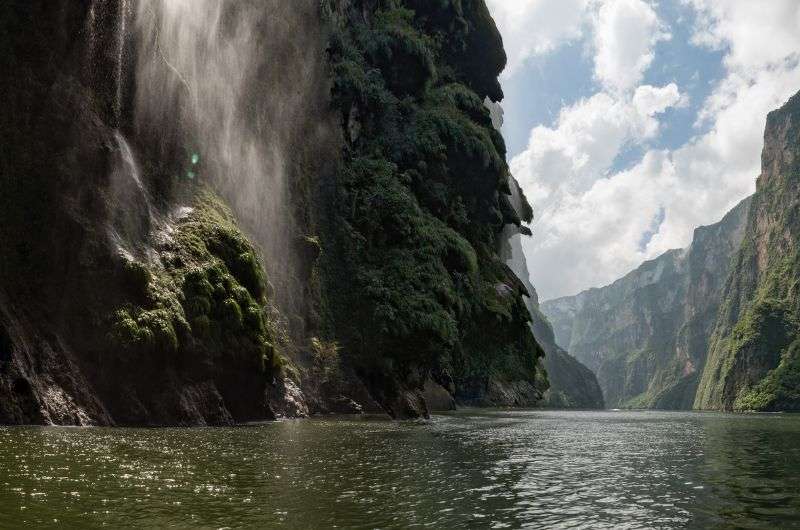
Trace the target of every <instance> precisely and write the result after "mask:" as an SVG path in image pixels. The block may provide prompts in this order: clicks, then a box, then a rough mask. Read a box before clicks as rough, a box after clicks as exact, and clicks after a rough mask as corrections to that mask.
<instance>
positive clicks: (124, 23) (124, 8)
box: [114, 0, 130, 124]
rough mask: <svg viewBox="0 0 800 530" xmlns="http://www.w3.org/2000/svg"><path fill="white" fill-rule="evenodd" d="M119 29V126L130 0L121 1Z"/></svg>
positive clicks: (116, 101)
mask: <svg viewBox="0 0 800 530" xmlns="http://www.w3.org/2000/svg"><path fill="white" fill-rule="evenodd" d="M117 16H118V22H117V24H118V25H119V28H118V29H117V65H116V86H115V87H114V89H115V90H114V116H115V117H116V120H117V124H119V123H120V122H121V121H122V104H123V100H122V98H123V95H124V93H123V90H124V86H125V43H126V41H127V39H128V17H129V16H130V13H129V8H128V0H119V14H118V15H117Z"/></svg>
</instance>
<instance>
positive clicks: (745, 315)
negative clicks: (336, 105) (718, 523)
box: [694, 94, 800, 411]
mask: <svg viewBox="0 0 800 530" xmlns="http://www.w3.org/2000/svg"><path fill="white" fill-rule="evenodd" d="M799 242H800V94H797V95H795V96H794V97H792V98H791V99H790V100H789V101H788V102H787V103H786V104H785V105H784V106H783V107H782V108H781V109H779V110H776V111H774V112H772V113H770V114H769V116H768V118H767V127H766V132H765V136H764V151H763V154H762V172H761V175H760V176H759V178H758V183H757V191H756V194H755V195H754V197H753V202H752V206H751V208H750V213H749V216H748V218H747V226H746V229H745V237H744V242H743V243H742V245H741V248H740V249H739V250H738V252H737V253H736V254H735V256H734V261H733V268H732V271H731V274H730V276H729V278H728V280H727V282H726V284H725V289H724V294H723V297H722V304H721V308H720V311H719V317H718V319H717V320H716V326H715V328H714V333H713V336H712V340H711V344H710V347H709V354H708V361H707V362H706V365H705V369H704V370H703V372H702V377H701V379H700V386H699V388H698V392H697V396H696V398H695V400H694V406H695V408H698V409H723V410H767V411H775V410H789V411H796V410H800V259H799V258H800V254H799V252H800V243H799Z"/></svg>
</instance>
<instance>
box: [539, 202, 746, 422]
mask: <svg viewBox="0 0 800 530" xmlns="http://www.w3.org/2000/svg"><path fill="white" fill-rule="evenodd" d="M749 206H750V199H745V200H744V201H742V202H741V203H739V204H738V205H737V206H736V207H735V208H734V209H733V210H731V211H730V212H729V213H728V214H727V215H726V216H725V217H724V218H723V219H722V220H721V221H720V222H718V223H716V224H714V225H711V226H705V227H700V228H698V229H697V230H695V233H694V239H693V241H692V244H691V246H689V248H687V249H682V250H670V251H668V252H666V253H664V254H662V255H661V256H659V257H658V258H656V259H654V260H651V261H647V262H645V263H643V264H642V265H641V266H640V267H639V268H637V269H636V270H634V271H633V272H631V273H629V274H627V275H626V276H624V277H623V278H621V279H619V280H617V281H616V282H614V283H613V284H611V285H608V286H606V287H603V288H600V289H590V290H588V291H584V292H582V293H580V294H578V295H577V296H571V297H564V298H559V299H556V300H551V301H548V302H544V303H543V304H542V311H543V312H544V314H545V315H546V316H547V317H548V318H549V319H550V321H551V322H552V323H553V326H554V329H555V336H556V342H557V343H558V344H559V345H561V346H563V347H565V348H566V349H568V350H569V351H570V352H571V353H572V354H573V355H575V357H576V358H577V359H578V360H580V361H581V362H583V363H584V364H586V365H587V366H588V367H589V368H590V369H592V370H594V371H595V373H596V374H597V377H598V380H599V382H600V386H601V387H602V389H603V393H604V395H605V399H606V404H607V405H608V406H609V407H644V408H662V409H687V408H691V406H692V402H693V400H694V392H695V389H696V388H697V382H698V377H699V374H700V372H701V370H702V368H703V365H704V363H705V355H706V346H707V343H708V338H709V336H710V334H711V331H712V329H713V327H714V321H715V318H716V314H717V310H718V307H719V300H720V298H721V295H722V291H723V286H724V285H725V279H726V277H727V271H728V270H729V263H730V261H731V257H732V256H733V255H734V254H735V252H736V250H737V249H738V247H739V244H740V243H741V241H742V237H743V234H744V227H745V223H746V220H747V211H748V208H749ZM537 336H538V335H537Z"/></svg>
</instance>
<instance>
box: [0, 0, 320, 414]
mask: <svg viewBox="0 0 800 530" xmlns="http://www.w3.org/2000/svg"><path fill="white" fill-rule="evenodd" d="M278 4H281V3H280V2H278ZM253 6H257V7H258V5H257V4H253V3H250V4H245V3H240V4H237V5H236V6H232V5H230V4H228V7H227V9H228V12H226V13H219V12H218V11H214V10H215V9H222V8H221V4H218V3H216V2H214V3H210V4H209V3H202V2H197V3H194V2H193V3H191V6H190V7H191V10H192V12H191V13H181V12H180V9H185V8H186V5H184V4H181V5H177V4H174V3H161V2H148V3H142V4H139V3H134V2H129V1H127V0H120V1H115V0H107V1H95V2H71V1H55V2H27V1H25V2H22V1H20V2H16V1H12V2H4V3H3V5H2V6H0V41H1V42H0V44H2V49H3V53H2V54H0V60H1V61H2V74H0V75H1V76H2V77H1V78H0V86H1V87H2V93H3V94H4V95H5V97H6V103H5V104H6V111H4V112H3V113H2V116H0V135H2V137H1V140H0V144H2V145H3V149H2V150H0V195H2V196H3V200H4V206H3V208H2V210H1V211H0V242H2V248H3V249H4V250H3V252H2V256H1V257H0V423H57V424H135V425H163V424H173V425H174V424H177V425H203V424H217V425H218V424H231V423H234V422H238V421H247V420H258V419H269V418H274V417H275V415H276V414H279V413H291V414H301V413H303V404H302V400H299V401H298V400H295V399H294V397H295V396H296V395H297V392H296V387H295V386H294V383H292V382H291V381H290V380H289V379H288V378H287V374H289V373H290V368H291V367H290V366H289V365H287V364H286V363H287V359H288V358H289V357H290V356H291V355H292V352H293V346H292V341H291V339H290V335H291V334H292V333H291V332H292V326H291V325H290V324H289V321H290V320H291V319H292V314H293V311H294V308H293V307H292V306H290V305H288V304H283V303H281V304H279V299H280V298H281V297H283V296H284V295H283V293H285V292H286V291H285V290H284V286H285V282H283V281H281V278H283V276H281V275H280V274H279V273H278V272H277V269H279V268H280V265H281V264H284V263H286V257H285V256H282V259H280V260H279V259H278V258H277V257H276V256H277V254H276V253H274V252H273V250H274V249H276V248H288V247H286V246H283V247H281V246H280V245H275V246H272V245H271V242H272V241H271V240H270V239H269V238H268V237H262V236H264V234H265V232H264V231H262V230H261V229H260V227H259V226H258V225H256V224H254V223H252V220H253V219H254V218H255V217H258V216H253V215H249V212H248V211H247V208H246V206H247V205H244V204H241V203H239V202H237V201H236V200H235V199H236V198H240V197H244V196H246V195H250V196H252V197H255V198H263V197H264V192H265V191H269V190H270V189H271V190H272V192H273V193H274V192H276V190H277V188H275V187H274V185H273V183H271V182H264V187H263V189H262V188H256V189H252V188H250V189H247V186H246V185H253V184H254V183H255V184H258V183H259V182H260V180H259V178H258V177H264V173H266V170H265V171H264V172H261V173H259V174H256V173H257V172H251V173H247V172H246V171H245V170H247V166H245V165H244V164H240V163H238V162H236V161H237V160H239V158H238V157H239V156H243V157H244V159H245V160H246V159H247V158H246V155H250V156H251V157H253V158H256V157H258V158H259V159H262V160H272V161H274V160H276V159H279V158H280V157H279V156H277V155H276V156H271V157H270V156H263V157H262V156H260V155H264V154H265V153H266V154H270V153H278V155H282V154H284V153H285V151H286V150H287V149H288V148H289V147H291V144H286V145H283V144H279V143H278V142H277V141H276V139H275V138H274V137H273V136H272V133H263V134H262V135H259V136H255V135H253V134H251V135H249V136H238V137H235V138H236V139H239V140H242V141H241V145H240V147H239V150H238V151H232V150H230V149H227V147H228V145H226V144H224V143H222V141H223V140H224V138H230V137H233V136H230V135H226V133H230V132H231V130H232V129H230V127H232V125H231V124H235V127H236V129H237V130H238V131H258V130H259V128H261V129H262V130H263V128H264V126H265V124H266V123H273V124H274V123H281V121H280V120H281V119H284V118H298V116H301V115H299V114H297V113H293V112H292V111H295V110H297V109H301V108H305V107H307V106H308V105H311V108H323V109H325V108H327V105H328V101H327V91H326V85H325V84H324V83H323V82H324V80H325V77H315V76H317V75H318V74H320V73H321V74H325V71H324V69H322V68H319V66H323V65H324V64H325V63H324V39H323V37H322V33H321V26H320V19H319V14H318V11H317V8H318V6H316V5H315V3H314V2H302V3H301V2H298V3H296V4H295V5H294V8H293V10H292V11H291V12H288V11H286V10H281V9H280V6H279V5H272V6H269V5H265V4H263V3H262V4H261V5H260V8H261V9H262V11H261V12H260V14H261V18H260V19H253V17H252V15H253V11H252V8H253ZM270 9H272V11H271V14H275V13H281V14H283V15H284V16H287V17H288V18H289V20H288V21H287V20H278V19H274V20H273V19H272V18H269V17H267V16H266V15H267V14H268V12H269V10H270ZM175 10H177V12H176V11H175ZM215 14H219V15H220V16H219V17H215V16H214V15H215ZM174 15H187V17H186V18H184V19H182V22H183V21H185V23H186V24H185V25H182V26H180V27H177V28H176V27H175V26H174V25H173V24H172V22H173V21H174V20H175V18H172V17H173V16H174ZM188 15H192V16H191V17H190V16H188ZM206 15H211V18H210V21H211V24H210V25H209V26H208V27H205V26H203V25H202V23H203V22H206V21H205V20H198V18H199V17H203V16H206ZM223 15H224V16H223ZM243 15H247V16H243ZM193 17H194V18H193ZM179 18H180V17H179ZM254 20H260V23H261V24H262V27H261V29H262V31H263V32H264V33H263V34H264V35H267V34H269V35H276V36H278V37H276V39H277V40H276V41H275V42H276V43H277V42H280V35H281V32H280V30H281V27H280V24H281V22H283V23H286V22H290V23H291V24H295V25H298V26H303V25H304V27H305V28H306V29H307V30H308V31H307V35H309V36H310V38H309V39H308V40H307V41H305V42H306V44H307V46H308V47H304V46H294V48H291V49H290V48H288V47H284V48H283V49H282V50H281V54H280V57H281V59H282V60H284V61H286V62H288V63H289V64H291V65H294V66H296V67H298V68H297V74H296V75H287V76H285V78H281V80H280V81H279V82H277V83H275V82H266V86H269V87H270V88H271V89H273V90H275V92H276V94H277V95H280V96H281V97H284V96H286V95H287V94H290V93H291V94H298V93H303V94H306V92H303V90H304V87H305V86H306V85H303V84H302V83H303V82H311V83H312V84H313V82H315V81H316V82H319V83H321V85H320V86H321V87H322V89H321V90H320V91H319V96H317V99H316V100H315V99H313V98H312V97H309V98H307V99H306V100H305V101H303V100H295V101H294V102H293V101H292V100H290V99H286V98H284V99H283V100H282V102H281V104H280V105H273V106H270V105H262V106H256V107H252V106H249V107H248V108H250V109H253V108H256V109H258V112H257V113H255V114H248V115H247V116H246V117H244V116H242V114H241V113H240V111H241V109H242V108H243V107H245V106H247V105H246V100H248V99H250V98H251V97H262V98H263V95H260V96H259V94H258V93H257V92H255V91H253V90H252V88H253V85H251V84H250V82H251V80H250V79H249V78H247V77H244V76H243V77H242V79H241V80H240V81H241V83H242V84H241V86H240V89H241V90H240V91H238V92H237V91H236V90H233V88H234V81H235V80H234V79H228V80H227V83H226V84H224V85H222V86H220V90H217V88H216V87H215V86H211V85H210V84H208V83H207V82H205V81H204V80H206V79H209V78H210V77H209V76H206V75H203V76H201V78H199V79H196V78H193V77H192V76H191V75H189V73H190V72H191V71H194V72H204V70H203V68H204V67H205V68H211V67H212V66H213V65H212V62H213V61H215V60H218V59H220V58H221V55H219V54H220V53H222V52H223V51H224V49H225V48H224V46H222V47H214V46H213V45H211V46H209V47H208V48H207V50H213V53H212V52H208V53H195V52H197V47H198V46H201V45H203V42H205V41H203V42H201V39H200V35H201V33H200V31H203V32H204V33H202V37H203V39H206V38H207V39H213V38H216V36H217V35H219V34H225V35H226V36H228V37H230V38H231V39H233V38H234V37H233V36H241V35H243V34H244V33H243V30H244V29H245V28H246V27H249V26H244V25H243V23H244V22H243V21H245V22H247V24H250V23H254ZM270 20H272V21H273V22H272V23H273V24H274V26H275V27H272V28H270V22H269V21H270ZM314 21H317V22H316V26H315V25H314ZM216 24H218V25H225V28H224V29H225V31H226V32H227V33H226V32H223V31H222V28H221V27H217V26H216ZM154 25H160V27H159V28H158V30H157V31H154V30H153V27H154ZM218 30H219V31H218ZM180 31H185V32H186V33H184V34H183V35H182V36H183V37H184V38H183V39H181V42H182V43H183V45H182V46H178V44H177V40H178V39H173V37H175V36H176V33H180ZM206 31H207V32H208V33H205V32H206ZM315 34H316V36H317V38H316V39H314V38H311V37H313V36H314V35H315ZM195 37H196V40H194V41H193V40H192V38H195ZM253 45H254V46H263V47H262V48H261V50H255V51H254V53H253V54H252V55H248V56H247V57H248V58H252V57H259V58H260V61H262V62H261V63H253V64H249V65H239V66H240V67H242V68H244V67H246V66H249V67H251V68H253V70H252V71H253V72H257V71H259V68H261V67H263V66H264V65H265V64H266V63H267V62H268V61H269V60H270V56H271V55H270V54H269V53H268V51H269V50H268V49H265V48H268V47H267V43H266V42H265V41H258V42H256V43H254V44H253ZM309 50H310V51H309ZM314 50H316V51H314ZM256 52H260V53H256ZM237 53H238V55H237V57H239V58H240V59H241V58H243V55H242V49H241V48H239V49H237ZM309 55H311V56H316V57H317V63H316V64H317V66H318V67H317V68H316V69H315V67H314V64H313V62H309V61H308V56H309ZM220 62H222V61H220ZM190 63H193V64H190ZM259 65H261V66H259ZM189 66H193V67H194V70H191V69H190V68H189ZM234 66H235V65H234ZM301 66H303V67H305V68H300V67H301ZM182 69H183V70H182ZM205 73H206V74H210V72H208V71H205ZM255 81H257V82H258V85H259V86H260V87H262V88H263V87H264V86H265V79H256V80H255ZM281 83H283V84H281ZM222 91H227V92H225V99H224V101H230V102H231V103H230V105H231V107H230V108H225V107H223V106H222V105H217V103H219V102H221V101H223V100H222V99H221V98H217V97H216V96H217V95H218V94H220V93H221V92H222ZM308 93H312V92H308ZM156 101H158V102H160V103H163V104H165V106H166V107H168V108H169V110H168V111H167V110H163V109H162V110H161V111H158V110H156V108H155V105H154V104H153V105H151V103H153V102H156ZM201 101H202V104H200V102H201ZM315 106H316V107H315ZM225 117H227V118H230V119H229V120H227V121H226V120H224V119H222V118H225ZM240 120H242V121H244V120H252V121H248V122H247V123H241V122H240ZM209 122H214V123H215V125H214V127H216V128H214V129H211V126H209V125H208V123H209ZM286 123H287V124H288V125H284V126H283V127H281V129H280V131H281V133H282V134H283V135H284V136H285V137H286V138H287V139H291V138H304V139H311V138H319V136H318V135H317V134H316V132H317V131H318V130H319V129H320V128H323V127H324V124H323V122H322V120H321V117H320V116H319V115H317V116H315V117H314V121H313V122H309V121H308V120H302V119H299V118H298V119H294V120H293V121H291V122H288V121H287V122H286ZM204 124H205V125H206V126H207V127H208V129H205V128H204V127H202V126H203V125H204ZM220 124H222V125H220ZM309 124H311V125H313V127H312V128H307V127H308V126H309ZM225 127H229V129H226V128H225ZM201 130H205V131H206V134H200V133H199V132H198V131H201ZM211 131H213V133H214V134H211ZM215 135H216V136H215ZM262 140H263V143H262ZM312 145H313V144H312ZM319 145H324V144H323V143H322V142H318V144H316V145H315V147H314V149H315V152H316V153H319V152H320V149H319ZM270 148H272V149H270ZM225 154H227V155H228V156H230V157H231V159H230V160H226V159H225V158H224V157H223V156H222V155H225ZM293 156H294V157H295V158H294V161H295V162H296V164H294V165H286V166H281V167H273V168H272V169H273V170H274V171H276V172H277V171H278V169H280V170H281V173H280V174H281V175H292V176H295V177H296V179H295V180H298V181H299V180H301V178H300V177H302V176H303V173H302V172H299V171H297V169H298V166H300V165H301V163H302V164H304V165H303V167H305V168H306V169H307V170H309V171H311V170H313V168H315V167H318V166H314V164H313V163H312V164H308V163H307V159H308V158H309V157H308V149H304V148H302V145H301V144H300V143H299V142H298V143H296V145H295V148H294V150H293ZM304 156H305V157H306V160H305V161H304V158H303V157H304ZM309 168H311V169H309ZM247 174H249V175H252V176H253V177H254V178H253V179H251V180H247V179H246V178H245V177H246V176H247ZM264 180H266V179H264ZM290 180H291V179H290ZM236 183H238V186H239V188H240V189H241V190H242V191H243V192H244V193H241V192H239V193H237V192H236V191H235V189H236V187H237V184H236ZM226 184H227V185H226ZM223 197H225V198H223ZM283 197H287V196H286V195H283ZM231 206H232V207H233V208H232V207H231ZM257 206H259V207H262V206H263V207H264V208H265V210H267V209H268V207H269V206H270V205H269V204H259V205H257ZM284 211H285V210H284ZM262 217H263V218H267V219H270V218H271V219H274V217H269V216H268V215H266V214H265V215H264V216H262ZM284 217H285V216H284ZM286 218H288V217H286ZM291 226H294V224H293V223H287V224H285V225H281V228H285V229H286V230H285V231H286V232H288V231H289V230H288V229H289V228H290V227H291ZM293 237H295V236H294V234H291V233H289V238H288V239H286V240H282V242H283V243H285V242H286V241H292V238H293ZM267 253H269V255H267ZM298 253H299V251H298ZM266 263H269V264H270V266H269V267H267V266H265V264H266ZM292 263H294V262H292ZM266 269H270V270H271V271H273V272H274V274H271V275H270V276H269V277H268V276H267V274H266ZM284 270H286V269H284ZM290 270H293V271H296V272H294V273H293V274H295V275H296V276H297V277H298V278H302V275H303V274H304V273H303V271H304V269H303V268H302V267H299V266H298V267H295V268H293V269H290ZM279 305H280V308H279V307H278V306H279ZM295 379H299V377H296V378H295ZM293 405H297V407H294V409H293Z"/></svg>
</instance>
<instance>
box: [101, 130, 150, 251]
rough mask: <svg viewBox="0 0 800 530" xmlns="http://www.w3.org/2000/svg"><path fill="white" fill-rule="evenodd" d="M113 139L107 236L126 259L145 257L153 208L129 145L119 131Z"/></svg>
mask: <svg viewBox="0 0 800 530" xmlns="http://www.w3.org/2000/svg"><path fill="white" fill-rule="evenodd" d="M114 142H115V144H116V145H115V146H116V150H115V159H114V165H113V169H112V171H111V175H110V181H109V192H110V199H111V200H110V201H109V205H110V207H111V209H112V211H111V220H112V221H111V227H110V235H109V237H110V239H111V242H112V244H114V245H115V247H116V248H117V250H118V251H119V252H120V253H122V254H124V255H125V256H126V257H128V258H129V259H130V258H132V257H134V256H135V257H146V256H147V254H148V253H149V251H148V238H149V236H150V232H151V229H152V227H153V225H154V223H155V222H156V211H155V209H154V208H153V203H152V200H151V198H150V194H149V193H148V191H147V188H146V187H145V185H144V183H143V182H142V177H141V170H140V168H139V165H138V163H137V162H136V158H135V157H134V154H133V150H132V149H131V147H130V145H129V144H128V142H127V141H126V140H125V137H124V136H123V135H122V134H121V133H120V132H119V131H115V132H114Z"/></svg>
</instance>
